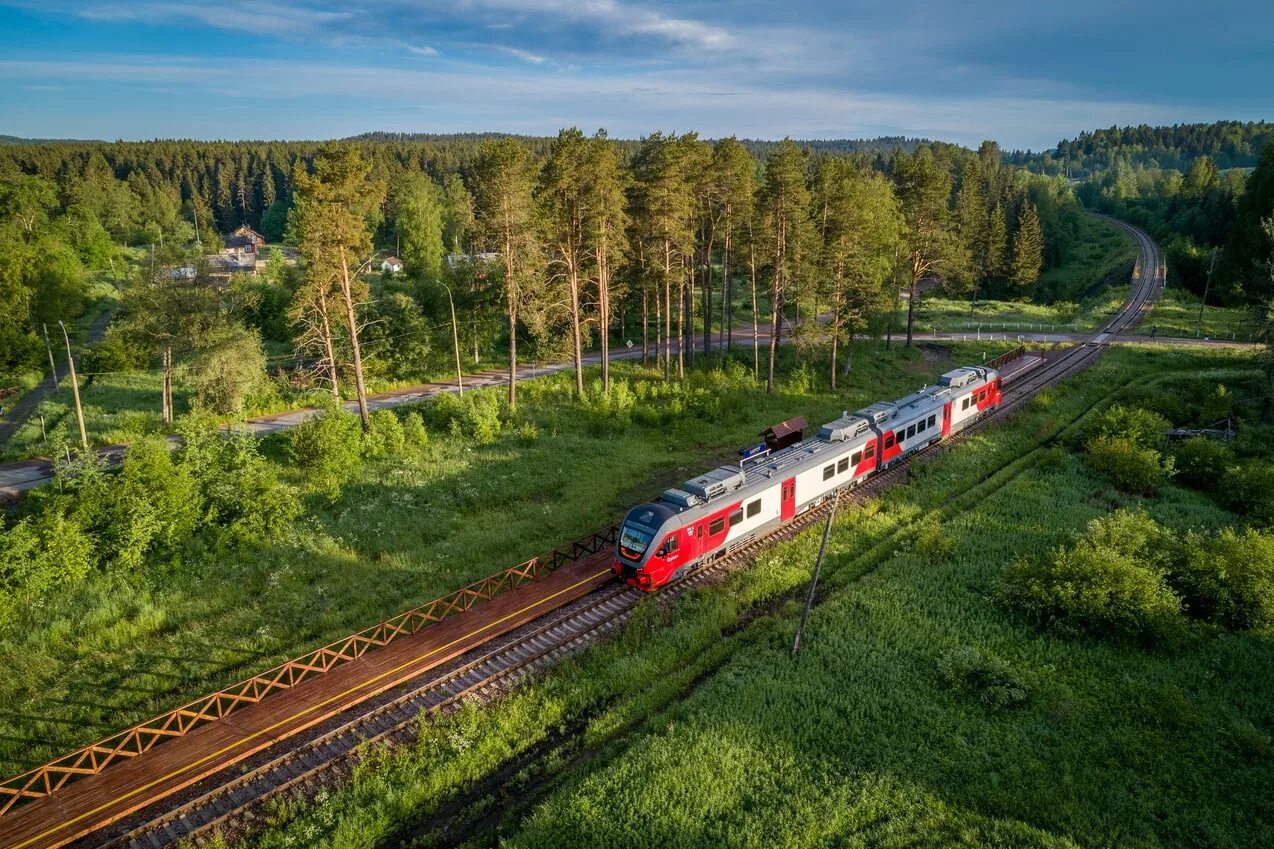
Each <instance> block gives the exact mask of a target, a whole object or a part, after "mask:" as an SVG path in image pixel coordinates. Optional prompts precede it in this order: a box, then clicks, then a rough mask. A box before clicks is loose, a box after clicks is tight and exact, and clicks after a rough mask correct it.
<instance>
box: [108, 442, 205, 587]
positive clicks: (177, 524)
mask: <svg viewBox="0 0 1274 849" xmlns="http://www.w3.org/2000/svg"><path fill="white" fill-rule="evenodd" d="M108 503H109V507H108V509H107V515H106V518H105V526H104V527H103V529H102V539H103V540H104V542H105V543H106V545H107V548H108V551H109V552H110V558H111V560H112V561H113V565H115V566H117V567H119V568H122V569H129V570H136V569H140V568H141V567H142V566H144V565H145V564H146V559H147V555H149V554H151V553H156V554H161V555H163V554H173V553H175V552H176V551H177V549H178V548H179V547H180V546H181V545H182V544H183V543H184V542H185V541H186V540H187V539H189V537H190V535H191V534H192V533H193V532H194V530H195V527H196V526H197V525H198V523H199V521H200V518H201V516H202V514H203V498H202V497H201V494H200V492H199V485H198V483H197V482H196V481H195V479H194V477H193V476H192V475H191V474H190V472H189V470H188V469H187V468H186V467H184V466H181V465H178V464H176V463H174V462H173V452H172V450H171V449H170V448H169V445H168V442H167V440H164V439H160V438H158V437H145V438H143V439H139V440H138V441H137V442H134V443H133V444H132V445H130V446H129V447H128V452H127V453H126V454H125V455H124V462H123V464H122V466H121V467H120V473H119V477H118V478H116V479H115V481H114V482H113V484H112V486H111V488H110V496H109V499H108Z"/></svg>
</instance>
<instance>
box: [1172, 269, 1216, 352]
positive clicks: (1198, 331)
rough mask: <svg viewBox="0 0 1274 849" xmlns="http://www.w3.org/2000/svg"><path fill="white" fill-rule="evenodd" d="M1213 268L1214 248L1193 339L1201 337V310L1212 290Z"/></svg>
mask: <svg viewBox="0 0 1274 849" xmlns="http://www.w3.org/2000/svg"><path fill="white" fill-rule="evenodd" d="M1214 268H1216V248H1213V249H1212V262H1211V263H1210V264H1209V265H1208V282H1207V283H1206V284H1204V286H1203V300H1202V301H1200V302H1199V321H1198V323H1197V324H1196V325H1195V326H1194V338H1195V339H1198V338H1199V337H1200V336H1202V335H1203V308H1204V307H1205V306H1207V305H1208V292H1210V291H1211V290H1212V270H1213V269H1214ZM1165 278H1166V275H1165Z"/></svg>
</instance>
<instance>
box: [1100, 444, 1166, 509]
mask: <svg viewBox="0 0 1274 849" xmlns="http://www.w3.org/2000/svg"><path fill="white" fill-rule="evenodd" d="M1087 460H1088V465H1090V466H1092V467H1093V468H1094V469H1095V470H1097V471H1098V472H1100V473H1101V474H1102V475H1104V476H1105V477H1106V479H1107V480H1109V481H1110V482H1111V483H1112V484H1114V486H1115V488H1116V489H1118V490H1120V491H1122V492H1127V493H1130V494H1133V495H1154V494H1155V493H1156V492H1158V490H1159V487H1160V486H1161V485H1163V484H1164V483H1165V482H1166V481H1167V480H1168V476H1169V475H1170V474H1172V470H1173V459H1172V458H1171V457H1166V458H1165V457H1164V456H1163V455H1162V454H1160V453H1159V452H1158V451H1156V450H1154V449H1153V448H1142V447H1139V446H1138V445H1137V443H1135V442H1134V441H1132V440H1131V439H1128V438H1127V437H1122V436H1097V437H1094V438H1093V439H1092V440H1090V441H1089V443H1088V447H1087Z"/></svg>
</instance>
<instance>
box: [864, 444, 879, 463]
mask: <svg viewBox="0 0 1274 849" xmlns="http://www.w3.org/2000/svg"><path fill="white" fill-rule="evenodd" d="M875 456H876V446H875V445H874V444H872V445H868V446H867V450H866V451H864V452H863V459H864V460H870V459H871V458H872V457H875Z"/></svg>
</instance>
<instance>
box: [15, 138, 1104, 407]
mask: <svg viewBox="0 0 1274 849" xmlns="http://www.w3.org/2000/svg"><path fill="white" fill-rule="evenodd" d="M913 141H914V140H913ZM899 142H900V144H899V145H898V146H897V147H894V148H893V149H892V151H891V152H890V153H888V154H886V153H885V152H884V150H883V149H881V148H872V147H870V146H865V147H864V148H863V149H861V150H858V151H855V152H835V153H833V152H826V151H827V150H829V149H833V148H831V147H829V146H824V147H823V148H822V150H823V151H824V152H820V150H819V149H817V148H815V149H811V147H810V146H808V145H803V144H798V143H796V142H793V141H791V140H784V141H782V142H776V143H765V146H764V148H758V147H757V146H756V145H755V144H749V143H747V142H743V141H740V140H737V139H734V138H727V139H722V140H718V141H716V142H713V143H709V142H706V141H703V140H701V139H700V138H699V137H698V136H697V135H696V134H693V133H690V134H685V135H665V134H662V133H654V134H652V135H650V136H647V137H646V138H644V139H641V140H640V141H636V142H632V141H622V142H621V141H616V140H612V139H609V138H608V137H607V136H606V135H605V133H604V132H599V133H597V134H594V135H591V136H590V135H585V134H583V133H581V132H580V131H578V130H575V129H571V130H564V131H562V132H561V133H560V134H559V135H558V136H556V137H554V138H551V139H525V138H517V137H508V136H490V137H487V136H472V137H469V136H466V137H460V138H446V139H437V140H426V141H418V140H400V139H388V140H383V141H382V140H364V141H359V142H345V143H329V144H325V145H319V144H317V143H307V142H277V143H275V142H270V143H265V142H244V143H205V142H182V141H171V142H168V141H161V142H148V143H116V144H100V145H24V146H15V147H13V148H6V149H5V150H4V151H3V153H2V154H0V222H2V224H0V226H4V227H6V228H8V232H10V233H12V234H13V236H12V237H11V238H9V239H6V240H5V241H4V244H5V248H4V250H3V253H4V254H5V256H4V257H0V294H2V295H3V297H5V298H6V302H7V303H8V302H13V303H14V304H16V306H15V308H13V309H10V310H7V311H6V314H5V316H4V317H3V318H0V322H7V324H6V325H4V326H6V327H7V328H8V331H7V332H9V333H10V334H11V335H13V336H14V338H19V337H22V338H25V339H26V341H27V342H28V343H30V344H28V345H27V348H28V349H29V350H28V351H27V355H26V356H27V359H28V360H30V359H31V356H32V355H33V352H38V349H39V348H38V344H36V343H37V342H38V338H37V335H36V333H35V331H36V330H37V328H38V322H39V321H40V320H42V319H43V317H44V313H42V312H41V311H40V310H39V309H38V308H36V305H37V304H38V303H39V301H40V298H41V297H45V298H46V299H47V295H48V292H50V291H52V290H51V288H50V287H49V285H48V284H47V282H45V281H44V278H43V277H41V276H40V274H39V273H36V271H33V270H31V269H33V268H35V266H36V265H38V264H39V263H40V262H45V261H46V258H47V257H48V256H51V255H53V254H54V253H55V252H53V251H50V250H47V249H46V248H43V247H40V245H41V244H42V242H41V240H42V239H60V240H63V241H65V242H67V243H69V244H71V245H73V246H74V245H83V246H85V247H83V248H82V250H81V251H80V253H79V255H78V256H79V261H80V262H81V263H84V264H85V267H96V266H97V265H100V264H101V262H102V261H103V259H104V261H105V262H106V263H107V264H108V265H113V264H114V263H115V262H116V258H117V257H116V255H114V254H113V247H114V245H139V244H141V245H145V246H146V254H145V258H144V259H142V260H140V261H137V262H135V263H134V267H133V270H132V271H131V276H130V278H129V280H128V283H127V285H126V286H125V287H124V288H125V308H124V309H123V311H122V314H121V316H120V318H121V320H120V321H119V322H118V323H117V324H118V326H117V327H116V328H115V329H113V330H112V333H111V334H110V335H109V336H108V339H107V342H106V343H104V344H103V346H101V350H100V351H98V352H96V353H98V354H99V355H100V365H101V367H103V368H106V367H113V368H121V369H123V368H130V367H133V368H135V367H145V366H147V365H150V364H154V363H158V364H159V368H160V369H161V370H162V371H163V372H164V375H165V380H164V385H165V392H164V401H163V407H164V417H165V419H166V420H171V419H172V415H173V411H172V400H171V379H172V377H173V375H175V374H176V373H177V372H178V371H180V370H182V369H184V368H187V367H188V364H186V363H184V360H186V359H188V358H190V357H194V356H197V357H198V358H199V359H200V363H201V366H200V372H199V373H200V374H202V375H204V376H205V381H204V382H205V384H206V385H205V386H203V387H202V388H201V394H202V396H204V397H205V399H208V400H212V401H216V400H217V399H218V398H220V399H221V402H220V403H219V404H217V406H220V407H222V408H227V409H233V408H234V407H235V406H236V405H237V404H241V402H242V396H243V395H244V393H245V392H247V391H249V389H250V388H251V387H250V385H251V384H252V383H253V381H254V380H255V378H253V375H254V374H257V373H259V374H261V375H263V374H264V372H265V366H266V364H267V362H268V361H269V360H274V361H275V363H276V364H283V363H284V362H285V361H287V363H288V364H289V365H291V366H294V367H296V366H299V367H300V370H302V371H308V372H309V373H313V374H314V375H316V376H317V377H318V378H320V379H321V380H323V381H324V382H325V383H326V384H328V388H329V389H331V391H332V392H333V393H334V394H337V395H339V394H340V393H341V387H342V385H343V384H344V383H346V382H352V384H353V385H354V389H355V393H354V394H356V395H357V396H358V397H360V398H364V397H365V395H366V383H367V379H366V378H367V375H366V372H367V371H368V370H369V369H370V370H371V371H372V372H373V373H375V374H378V375H381V376H389V377H395V378H407V377H409V376H412V375H416V376H419V375H420V373H421V372H422V371H423V370H424V369H425V368H426V367H427V365H428V363H429V362H430V359H429V358H430V355H431V353H430V349H431V340H433V339H434V338H435V337H438V338H442V333H441V330H442V329H443V326H444V325H445V324H446V316H447V310H448V308H449V307H450V306H451V304H454V305H455V307H456V308H457V310H458V311H459V314H460V315H461V316H462V317H463V318H464V324H465V333H464V336H465V343H464V347H465V349H466V352H467V351H468V349H469V347H470V345H472V346H473V349H474V350H475V359H477V354H476V350H477V348H478V347H479V346H481V347H482V349H483V350H485V351H486V352H487V353H488V354H489V353H490V352H492V351H493V350H494V349H496V348H499V349H501V350H504V351H507V355H508V362H509V367H510V370H513V369H515V368H516V365H517V362H518V358H519V341H520V340H525V342H526V343H527V344H530V345H531V346H532V348H533V350H534V351H535V352H536V353H537V354H554V353H557V354H565V355H569V356H570V357H572V358H573V359H574V360H575V361H576V364H577V365H579V364H580V361H581V360H582V357H583V352H584V351H585V350H586V349H587V348H589V347H591V346H592V345H593V343H594V341H596V342H597V343H598V344H599V345H600V346H601V349H602V380H603V385H604V386H605V385H607V384H608V378H609V370H608V360H609V357H608V346H609V344H610V343H611V341H613V340H612V336H614V335H616V333H617V332H619V333H623V334H625V336H627V335H632V333H633V331H636V332H638V333H640V335H641V345H642V352H643V355H644V360H645V361H646V362H652V361H653V364H654V365H655V366H656V367H657V368H659V369H661V370H662V371H663V373H664V374H665V375H666V376H668V377H672V376H673V375H674V374H676V375H677V376H678V377H680V376H683V375H684V373H685V369H686V367H687V365H688V364H690V363H691V362H692V361H693V358H694V357H695V356H696V351H697V350H700V349H706V348H708V347H709V346H710V341H711V336H712V333H713V330H714V327H715V328H718V329H720V330H721V331H722V332H723V334H724V336H725V343H726V344H727V346H733V345H734V342H735V339H734V335H735V330H736V326H737V321H736V318H737V316H736V312H744V313H747V314H749V315H750V318H751V321H750V326H751V336H752V342H753V344H752V346H751V347H752V348H753V350H754V354H753V366H754V369H755V370H756V371H757V373H758V374H759V373H760V372H761V371H762V362H763V361H764V363H765V368H764V372H765V374H766V377H767V381H768V382H769V383H770V385H772V383H773V377H772V372H773V360H774V352H775V350H776V349H777V346H778V345H779V344H781V342H782V339H783V337H784V334H785V333H786V332H788V327H789V326H791V327H794V328H795V332H796V333H797V334H798V337H799V338H798V340H797V341H800V342H810V343H811V344H813V343H814V342H822V341H828V342H830V348H831V350H830V356H829V359H828V365H827V368H828V374H829V375H830V376H831V379H832V380H833V381H835V379H836V375H837V374H838V373H841V374H843V373H845V372H846V371H847V370H848V368H849V367H850V361H849V359H848V358H843V357H842V350H841V349H842V346H843V344H844V343H845V342H851V343H852V341H853V340H854V339H855V338H857V337H858V336H859V335H861V334H863V333H867V332H871V331H873V330H874V331H879V330H880V329H881V326H882V322H883V321H885V317H886V316H891V315H893V314H894V312H895V310H896V308H897V306H898V305H899V304H900V302H901V300H902V297H904V296H906V295H913V296H914V295H918V293H919V291H920V290H921V289H923V288H925V287H926V286H927V285H928V283H929V281H930V280H932V281H934V282H936V283H937V284H938V285H940V286H942V287H943V288H944V289H945V290H946V291H948V292H951V293H959V294H963V295H970V294H972V296H973V297H974V298H976V297H978V296H979V295H980V296H983V297H990V296H1009V297H1026V296H1029V295H1030V294H1031V292H1032V286H1033V284H1034V282H1035V280H1036V279H1037V278H1038V277H1039V275H1040V273H1041V271H1042V270H1043V269H1046V268H1048V267H1051V266H1054V265H1058V264H1060V263H1061V262H1063V261H1064V259H1065V257H1066V254H1067V251H1068V250H1069V248H1070V246H1071V245H1072V243H1073V240H1074V233H1075V227H1076V224H1075V222H1076V219H1077V217H1078V215H1079V210H1078V206H1077V204H1076V202H1075V199H1074V197H1073V196H1072V194H1071V192H1070V190H1069V189H1068V187H1067V186H1066V184H1065V182H1064V181H1063V180H1061V179H1057V178H1046V177H1040V176H1037V175H1032V174H1029V173H1027V172H1026V171H1024V170H1022V169H1017V168H1013V167H1011V166H1007V165H1005V164H1004V163H1003V156H1002V154H1001V152H1000V150H999V148H998V146H996V145H995V144H994V143H993V142H986V143H984V144H983V145H982V146H981V148H980V149H979V150H977V151H970V150H966V149H963V148H959V147H955V146H952V145H945V144H928V143H919V142H916V143H915V144H911V143H910V142H909V141H908V140H899ZM828 145H831V143H828ZM908 148H910V149H908ZM760 149H764V150H765V151H766V153H765V156H764V158H763V159H758V157H757V155H756V152H757V151H758V150H760ZM81 219H83V220H84V221H86V222H91V224H92V227H89V225H87V224H86V225H84V226H85V227H86V228H89V229H90V230H91V233H90V235H91V236H92V237H93V238H88V239H86V238H85V237H84V236H83V235H81V234H79V233H78V231H76V230H75V227H74V226H73V224H74V222H77V221H79V220H81ZM241 223H248V224H250V225H254V224H255V225H258V226H260V227H261V229H262V230H263V231H264V232H265V234H266V236H267V238H269V239H270V240H272V241H281V242H286V243H290V244H291V245H293V246H294V247H295V248H296V250H297V252H298V254H299V257H300V267H299V268H290V267H288V266H287V265H286V264H285V263H284V262H282V260H281V258H280V257H278V256H276V257H275V258H274V259H273V260H272V261H271V262H270V263H269V265H268V266H267V268H266V271H265V273H264V274H262V275H259V276H257V277H253V278H236V279H234V280H233V281H232V282H231V284H230V285H229V286H228V287H215V286H208V285H205V283H206V279H205V277H204V276H203V273H202V272H203V268H202V266H201V257H202V256H204V255H205V254H206V253H207V252H208V250H209V249H210V248H211V247H215V246H217V244H218V239H217V234H218V233H220V232H228V231H229V230H231V229H232V228H233V226H237V225H238V224H241ZM77 240H78V241H77ZM94 240H96V241H94ZM88 245H97V247H98V248H100V250H99V249H93V248H90V247H88ZM377 247H379V248H380V249H382V250H385V251H393V252H398V253H400V254H401V256H402V257H403V259H404V261H405V264H406V273H405V274H404V275H401V276H397V277H389V276H384V277H381V276H378V275H375V274H369V272H370V271H373V270H375V267H374V266H373V265H371V264H369V263H368V260H369V258H370V257H371V256H372V254H373V251H374V249H376V248H377ZM24 256H25V257H28V259H30V258H31V257H36V258H38V261H37V260H31V261H30V262H27V264H26V265H24V264H23V260H22V257H24ZM32 263H34V264H32ZM186 268H190V269H193V270H194V272H195V273H197V274H198V276H197V277H196V278H195V279H193V280H191V279H188V278H187V276H186V275H184V274H182V273H178V271H179V270H181V269H186ZM59 279H63V280H65V279H69V278H68V277H67V275H62V276H61V277H60V278H59ZM58 300H59V302H60V303H63V304H65V303H69V302H68V301H66V300H63V299H58ZM907 300H908V303H909V304H914V300H915V299H914V297H910V298H907ZM449 302H450V303H449ZM24 304H25V305H26V306H24ZM64 311H65V310H64ZM46 312H47V311H46ZM910 312H911V310H910V309H909V310H908V313H909V315H910ZM762 313H764V315H762ZM815 317H819V320H818V321H802V320H801V319H802V318H805V319H814V318H815ZM448 329H449V328H448ZM907 330H908V338H910V330H911V323H910V321H909V322H908V325H907ZM744 332H745V333H746V332H747V331H746V324H745V330H744ZM763 333H764V334H767V335H768V339H764V340H763V339H762V338H761V337H762V334H763ZM700 334H702V338H703V343H702V345H696V344H694V342H693V341H692V340H694V339H695V338H697V337H698V336H699V335H700ZM456 335H457V336H459V335H460V334H459V333H457V334H456ZM262 340H264V342H265V343H266V345H267V346H268V347H269V348H270V350H272V351H276V352H277V351H279V350H280V349H282V348H284V347H291V348H293V349H295V353H294V354H291V355H287V356H284V355H283V354H281V353H276V354H275V355H274V356H273V357H270V358H267V357H266V356H265V353H264V350H263V348H262V344H261V342H262ZM448 341H450V340H448ZM18 347H20V346H15V347H14V349H13V350H17V348H18ZM767 348H768V352H767V350H766V349H767ZM210 362H211V363H213V364H215V368H210V367H209V366H208V363H210ZM580 372H581V370H580V369H577V384H576V388H577V392H578V393H579V394H582V393H583V378H582V374H581V373H580ZM509 393H510V398H509V400H510V402H511V403H516V385H515V383H514V382H513V381H511V382H510V389H509Z"/></svg>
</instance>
